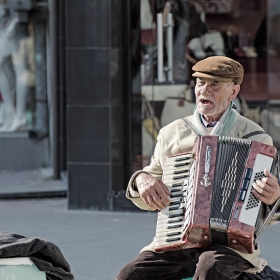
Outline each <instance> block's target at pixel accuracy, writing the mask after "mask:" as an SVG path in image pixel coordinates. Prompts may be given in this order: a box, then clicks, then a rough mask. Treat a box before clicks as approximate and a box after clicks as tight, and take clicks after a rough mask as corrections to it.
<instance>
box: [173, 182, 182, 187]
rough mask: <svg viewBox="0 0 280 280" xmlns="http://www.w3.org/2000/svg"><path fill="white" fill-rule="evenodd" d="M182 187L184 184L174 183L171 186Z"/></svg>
mask: <svg viewBox="0 0 280 280" xmlns="http://www.w3.org/2000/svg"><path fill="white" fill-rule="evenodd" d="M181 186H182V183H174V184H172V185H171V187H172V188H173V187H181Z"/></svg>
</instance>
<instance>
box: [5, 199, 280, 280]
mask: <svg viewBox="0 0 280 280" xmlns="http://www.w3.org/2000/svg"><path fill="white" fill-rule="evenodd" d="M67 204H68V203H67V198H55V199H54V198H53V199H17V200H11V199H9V200H1V201H0V221H1V227H0V228H1V230H2V231H9V232H16V233H19V234H22V235H24V236H27V237H40V238H44V239H47V240H50V241H52V242H53V243H55V244H56V245H57V246H58V247H59V248H60V250H61V251H62V253H63V255H64V256H65V258H66V260H67V261H68V262H69V264H70V266H71V269H72V272H73V274H74V276H75V279H77V280H112V279H115V276H116V275H117V273H118V271H119V270H120V269H121V267H123V266H124V265H125V264H126V263H127V262H129V261H130V260H131V259H133V258H134V257H136V256H137V254H138V253H139V250H140V249H141V248H142V247H144V246H145V245H147V244H149V243H150V242H151V240H152V238H153V236H154V234H155V225H156V219H157V216H156V213H150V212H136V213H135V212H133V213H132V212H109V211H108V212H105V211H87V210H68V208H67ZM279 231H280V224H277V225H274V226H270V227H267V228H266V230H265V232H264V233H263V235H262V237H261V239H260V244H261V248H262V250H261V257H263V258H265V259H266V260H267V261H268V263H269V265H270V266H271V267H273V268H274V269H277V270H279V271H280V256H279V255H278V252H279V249H280V246H279V243H278V242H279Z"/></svg>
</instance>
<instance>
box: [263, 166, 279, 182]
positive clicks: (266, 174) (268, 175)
mask: <svg viewBox="0 0 280 280" xmlns="http://www.w3.org/2000/svg"><path fill="white" fill-rule="evenodd" d="M264 174H265V176H266V177H268V178H270V179H272V180H273V181H274V182H276V183H278V179H277V178H276V177H275V176H274V175H273V174H272V173H270V172H269V171H268V170H267V169H265V170H264Z"/></svg>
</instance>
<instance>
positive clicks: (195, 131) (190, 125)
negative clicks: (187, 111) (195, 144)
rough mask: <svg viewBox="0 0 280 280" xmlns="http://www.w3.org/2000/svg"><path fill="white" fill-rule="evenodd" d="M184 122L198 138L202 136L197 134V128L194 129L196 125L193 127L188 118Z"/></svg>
mask: <svg viewBox="0 0 280 280" xmlns="http://www.w3.org/2000/svg"><path fill="white" fill-rule="evenodd" d="M182 120H183V121H184V122H185V123H186V124H187V125H188V126H189V128H190V129H191V130H192V131H193V132H194V133H195V134H196V135H197V136H198V135H200V134H199V133H198V132H197V130H196V128H195V127H194V125H193V124H192V123H191V122H190V121H189V120H188V119H187V118H183V119H182Z"/></svg>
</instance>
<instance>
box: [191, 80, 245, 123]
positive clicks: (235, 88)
mask: <svg viewBox="0 0 280 280" xmlns="http://www.w3.org/2000/svg"><path fill="white" fill-rule="evenodd" d="M239 90H240V85H236V84H234V83H233V82H218V81H215V80H213V79H206V78H197V80H196V86H195V95H196V105H197V110H198V112H199V113H200V114H201V115H203V116H204V118H205V119H206V120H209V121H215V120H218V119H219V118H220V117H221V115H222V114H223V113H224V112H225V110H226V109H227V107H228V106H229V104H230V102H231V101H232V100H233V99H234V98H235V97H236V96H237V94H238V92H239Z"/></svg>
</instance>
